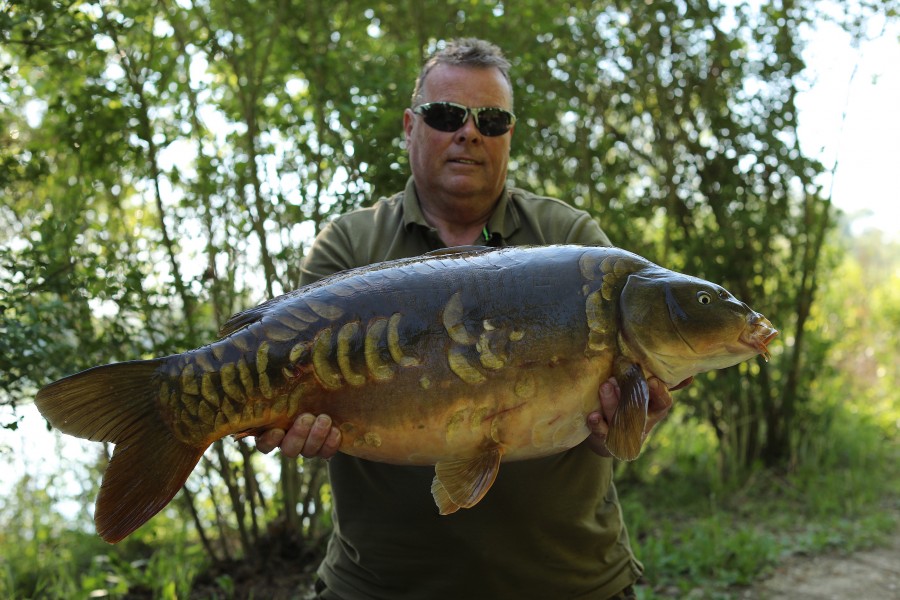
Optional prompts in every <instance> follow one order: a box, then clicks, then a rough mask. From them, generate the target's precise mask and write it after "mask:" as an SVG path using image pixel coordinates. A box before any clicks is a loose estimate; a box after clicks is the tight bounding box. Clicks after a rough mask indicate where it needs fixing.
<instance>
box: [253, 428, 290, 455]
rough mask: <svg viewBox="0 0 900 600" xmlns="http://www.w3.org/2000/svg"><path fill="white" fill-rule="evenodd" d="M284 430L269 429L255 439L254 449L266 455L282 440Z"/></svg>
mask: <svg viewBox="0 0 900 600" xmlns="http://www.w3.org/2000/svg"><path fill="white" fill-rule="evenodd" d="M284 433H285V432H284V429H269V430H268V431H266V432H265V433H263V434H262V435H259V436H257V437H256V449H257V450H259V451H260V452H262V453H263V454H268V453H269V452H271V451H272V450H274V449H275V448H277V447H278V445H279V444H280V443H281V440H283V439H284Z"/></svg>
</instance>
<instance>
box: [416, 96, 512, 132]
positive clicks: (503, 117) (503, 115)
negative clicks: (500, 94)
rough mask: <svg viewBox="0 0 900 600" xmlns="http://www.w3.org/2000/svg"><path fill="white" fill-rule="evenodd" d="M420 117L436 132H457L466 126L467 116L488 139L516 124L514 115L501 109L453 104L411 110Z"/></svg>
mask: <svg viewBox="0 0 900 600" xmlns="http://www.w3.org/2000/svg"><path fill="white" fill-rule="evenodd" d="M413 112H414V113H416V114H417V115H422V118H423V119H424V120H425V124H426V125H428V126H429V127H431V128H432V129H437V130H438V131H448V132H450V131H457V130H458V129H460V128H462V126H463V125H465V124H466V121H467V120H468V118H469V114H470V113H471V114H472V117H474V119H475V127H477V128H478V131H480V132H481V133H482V134H484V135H486V136H488V137H496V136H498V135H503V134H504V133H506V132H507V131H509V130H510V129H512V126H513V125H515V124H516V115H514V114H512V113H511V112H509V111H508V110H503V109H502V108H496V107H492V106H491V107H487V108H469V107H468V106H463V105H462V104H456V103H454V102H426V103H425V104H420V105H419V106H417V107H415V108H414V109H413Z"/></svg>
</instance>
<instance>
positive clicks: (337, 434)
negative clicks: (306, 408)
mask: <svg viewBox="0 0 900 600" xmlns="http://www.w3.org/2000/svg"><path fill="white" fill-rule="evenodd" d="M340 445H341V430H340V429H338V428H337V427H333V426H332V423H331V417H329V416H328V415H319V416H318V417H316V416H315V415H311V414H309V413H304V414H302V415H300V416H299V417H297V419H296V420H295V421H294V424H293V425H291V428H290V429H288V430H287V431H284V430H283V429H269V430H268V431H266V432H265V433H263V434H262V435H261V436H259V437H257V438H256V449H257V450H259V451H260V452H262V453H263V454H268V453H269V452H271V451H272V450H274V449H275V448H277V447H279V446H280V447H281V452H282V454H284V455H285V456H288V457H290V458H297V457H298V456H301V455H302V456H304V457H306V458H313V457H319V458H326V459H327V458H331V457H332V456H334V455H335V454H336V453H337V451H338V448H339V447H340Z"/></svg>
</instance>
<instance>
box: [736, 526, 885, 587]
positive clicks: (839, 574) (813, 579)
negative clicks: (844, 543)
mask: <svg viewBox="0 0 900 600" xmlns="http://www.w3.org/2000/svg"><path fill="white" fill-rule="evenodd" d="M788 599H791V600H831V599H834V600H847V599H849V600H900V535H897V536H894V537H893V539H892V540H891V541H890V544H889V545H888V546H886V547H883V548H877V549H873V550H866V551H862V552H854V553H852V554H849V555H847V554H841V553H832V554H827V555H823V556H814V557H794V558H792V559H790V560H788V561H787V562H786V563H785V564H784V565H783V566H782V567H780V568H779V569H778V570H777V571H776V572H775V574H774V575H772V576H771V577H770V578H769V579H766V580H764V581H762V582H760V583H759V584H757V585H756V586H754V588H753V589H752V590H750V591H749V592H747V595H745V596H742V600H788Z"/></svg>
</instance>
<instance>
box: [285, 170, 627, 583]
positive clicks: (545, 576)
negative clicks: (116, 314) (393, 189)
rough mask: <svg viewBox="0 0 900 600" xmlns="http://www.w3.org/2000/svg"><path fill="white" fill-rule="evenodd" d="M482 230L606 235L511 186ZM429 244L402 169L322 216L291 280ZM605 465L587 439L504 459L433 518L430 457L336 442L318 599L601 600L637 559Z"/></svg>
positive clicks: (521, 236) (515, 237)
mask: <svg viewBox="0 0 900 600" xmlns="http://www.w3.org/2000/svg"><path fill="white" fill-rule="evenodd" d="M485 231H486V233H485V234H484V235H483V236H482V237H480V238H479V239H478V240H473V243H476V244H489V245H529V244H554V243H557V244H563V243H581V244H594V245H609V239H608V238H607V237H606V235H605V234H604V233H603V231H602V230H601V229H600V226H599V225H598V224H597V222H596V221H595V220H594V219H592V218H591V217H590V215H588V214H587V213H585V212H583V211H580V210H577V209H575V208H573V207H571V206H569V205H568V204H565V203H563V202H560V201H559V200H555V199H552V198H544V197H539V196H535V195H533V194H530V193H528V192H525V191H523V190H520V189H516V188H513V187H507V188H506V189H505V190H504V192H503V194H502V196H501V198H500V200H499V202H498V204H497V207H496V209H495V210H494V213H493V214H492V216H491V218H490V219H489V221H488V224H487V226H486V228H485ZM441 247H443V243H442V242H441V240H440V238H439V237H438V235H437V232H436V231H435V230H434V228H432V227H431V226H430V225H428V223H427V222H426V221H425V218H424V216H423V214H422V210H421V208H420V207H419V201H418V197H417V196H416V190H415V186H414V185H413V182H412V179H410V181H409V183H408V184H407V186H406V189H405V190H404V191H403V192H401V193H399V194H396V195H394V196H391V197H390V198H382V199H381V200H379V201H378V202H376V203H375V205H374V206H372V207H370V208H364V209H360V210H356V211H353V212H351V213H348V214H345V215H342V216H340V217H338V218H337V219H335V220H334V221H332V222H331V223H330V224H329V225H327V226H326V227H325V228H324V229H323V230H322V232H321V233H320V234H319V236H318V237H317V238H316V241H315V243H314V244H313V246H312V249H311V250H310V252H309V254H308V256H307V257H306V259H305V261H304V264H303V270H302V283H303V284H307V283H311V282H313V281H316V280H318V279H320V278H322V277H324V276H326V275H329V274H331V273H334V272H336V271H340V270H344V269H348V268H352V267H360V266H364V265H367V264H370V263H373V262H380V261H384V260H391V259H397V258H405V257H410V256H416V255H419V254H423V253H425V252H429V251H431V250H435V249H437V248H441ZM560 393H565V390H560ZM423 401H427V399H426V398H423ZM612 466H613V462H612V459H610V458H603V457H600V456H597V455H596V454H595V453H594V452H592V451H591V450H590V449H589V448H588V447H587V446H586V445H585V444H582V445H580V446H578V447H576V448H573V449H571V450H568V451H566V452H563V453H560V454H557V455H554V456H550V457H546V458H540V459H533V460H526V461H518V462H510V463H503V465H502V466H501V468H500V471H499V474H498V476H497V479H496V481H495V483H494V485H493V487H492V488H491V489H490V491H489V492H488V493H487V495H486V496H485V497H484V499H483V500H482V501H481V502H480V503H478V504H477V505H476V506H474V507H472V508H470V509H467V510H460V511H458V512H456V513H453V514H451V515H446V516H441V515H439V514H438V511H437V508H436V507H435V505H434V501H433V499H432V496H431V480H432V478H433V477H434V469H433V468H432V467H409V466H396V465H388V464H384V463H376V462H371V461H366V460H362V459H358V458H355V457H352V456H349V455H346V454H342V453H339V454H337V455H336V456H335V457H334V458H332V459H331V461H329V469H328V470H329V475H330V482H331V486H332V490H333V501H334V517H335V523H334V532H333V534H332V537H331V539H330V540H329V544H328V550H327V554H326V557H325V560H324V561H323V562H322V564H321V566H320V568H319V577H320V578H321V580H322V581H323V582H324V583H325V584H326V585H327V587H328V590H327V591H326V592H324V593H323V595H322V597H323V598H324V599H326V600H331V599H333V598H342V599H344V600H356V599H367V600H368V599H384V600H400V599H407V598H408V599H417V600H418V599H425V600H443V599H447V600H456V599H466V600H476V599H481V598H484V599H491V600H497V599H505V598H516V599H529V598H534V599H536V600H537V599H540V600H546V599H550V598H552V599H554V600H557V599H565V598H571V599H574V598H579V599H592V600H593V599H596V600H606V599H607V598H609V597H610V596H612V595H613V594H615V593H617V592H619V591H620V590H622V589H623V588H625V587H627V586H628V585H630V584H632V583H634V581H635V580H637V578H638V577H639V575H640V574H641V572H642V570H643V567H642V566H641V564H640V563H639V562H638V561H637V560H636V559H635V557H634V555H633V553H632V551H631V548H630V546H629V542H628V533H627V531H626V529H625V525H624V523H623V520H622V515H621V509H620V507H619V502H618V498H617V496H616V490H615V486H614V485H613V483H612Z"/></svg>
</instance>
